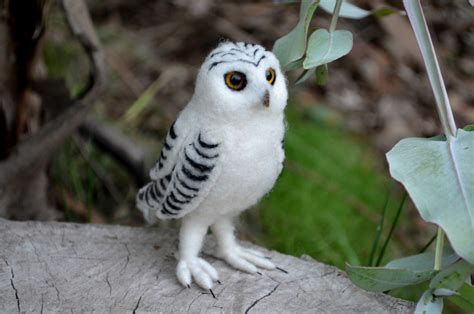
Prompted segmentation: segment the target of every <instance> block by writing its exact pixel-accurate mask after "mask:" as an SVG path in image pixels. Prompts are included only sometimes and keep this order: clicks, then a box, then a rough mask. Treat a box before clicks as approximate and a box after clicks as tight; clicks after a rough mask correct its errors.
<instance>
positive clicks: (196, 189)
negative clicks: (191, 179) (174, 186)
mask: <svg viewBox="0 0 474 314" xmlns="http://www.w3.org/2000/svg"><path fill="white" fill-rule="evenodd" d="M176 178H177V179H178V181H179V183H180V184H181V185H182V186H183V187H184V188H186V189H188V190H190V191H193V192H199V189H198V188H193V187H192V186H189V185H188V184H187V183H186V182H184V180H182V179H181V178H180V177H179V175H178V174H176Z"/></svg>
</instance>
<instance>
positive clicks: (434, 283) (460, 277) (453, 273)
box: [430, 259, 474, 291]
mask: <svg viewBox="0 0 474 314" xmlns="http://www.w3.org/2000/svg"><path fill="white" fill-rule="evenodd" d="M471 272H474V265H472V264H469V263H468V262H466V261H464V260H462V259H460V260H459V261H457V262H456V263H454V264H452V265H450V266H448V267H446V268H445V269H443V270H441V271H440V272H439V273H438V274H436V276H434V278H433V279H431V282H430V288H431V289H449V290H451V291H457V290H458V289H459V288H460V287H461V286H462V284H463V283H464V282H465V281H466V278H467V277H469V275H470V274H471Z"/></svg>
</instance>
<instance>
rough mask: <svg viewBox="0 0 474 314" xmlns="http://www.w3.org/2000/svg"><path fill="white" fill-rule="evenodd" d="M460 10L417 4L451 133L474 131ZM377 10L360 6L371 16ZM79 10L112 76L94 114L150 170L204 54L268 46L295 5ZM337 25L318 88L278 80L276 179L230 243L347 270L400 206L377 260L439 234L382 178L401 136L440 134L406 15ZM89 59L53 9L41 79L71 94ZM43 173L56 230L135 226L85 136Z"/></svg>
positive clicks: (469, 50)
mask: <svg viewBox="0 0 474 314" xmlns="http://www.w3.org/2000/svg"><path fill="white" fill-rule="evenodd" d="M275 2H277V1H275ZM354 2H357V1H354ZM360 2H362V1H360ZM464 2H465V3H464ZM464 2H462V1H444V0H433V1H424V5H425V13H426V17H427V20H428V22H429V24H430V25H429V26H430V29H431V31H432V35H433V37H434V38H433V39H434V43H435V46H436V49H437V52H438V54H439V57H440V61H441V67H442V70H443V74H444V77H445V81H446V84H447V86H448V92H449V95H450V99H451V103H452V106H453V110H454V114H455V118H456V121H457V123H458V125H459V126H464V125H466V124H469V123H473V122H474V94H473V92H472V90H473V86H474V59H473V58H472V56H473V55H474V13H473V10H472V9H471V10H467V8H468V6H469V4H468V2H467V1H464ZM188 3H189V4H188ZM379 3H380V1H375V0H373V1H372V0H371V1H364V5H365V8H367V9H373V8H376V7H379V6H380V4H379ZM397 3H398V1H391V2H390V1H387V3H386V4H388V5H392V6H395V7H397V5H399V4H397ZM88 4H89V8H90V10H91V13H92V18H93V21H94V23H95V26H96V29H97V32H98V34H99V37H100V39H101V41H102V44H103V46H104V49H105V52H106V56H107V63H108V67H109V73H108V77H107V80H106V85H105V86H104V89H103V91H102V93H101V96H100V97H99V99H100V100H99V101H98V103H97V104H96V106H95V109H94V112H93V115H94V116H95V117H96V119H98V120H100V121H102V123H104V124H107V125H110V126H112V127H113V128H115V129H117V130H120V132H123V133H124V134H126V135H127V136H128V137H130V138H131V139H133V141H134V142H135V143H137V145H139V146H141V147H144V148H145V150H146V151H147V152H148V153H147V156H148V157H147V163H148V166H151V165H152V163H153V162H154V161H155V160H156V158H157V156H158V155H159V151H160V149H161V145H162V140H163V138H164V135H165V134H166V131H167V128H168V127H169V126H170V124H171V123H172V121H173V120H174V118H175V116H176V114H177V113H178V112H179V110H181V109H182V108H183V107H184V106H185V105H186V103H187V101H188V100H189V99H190V96H191V95H192V92H193V86H194V80H195V76H196V73H197V70H198V68H199V65H200V63H201V62H202V61H203V59H204V58H205V56H206V54H207V53H208V52H209V51H210V50H211V49H213V48H214V47H215V46H216V45H217V43H218V42H219V41H220V40H222V39H225V38H229V39H232V40H243V41H248V42H255V43H260V44H262V45H264V46H265V47H267V48H268V49H271V47H272V46H273V43H274V42H275V40H276V39H278V38H279V37H281V36H282V35H284V34H286V33H287V32H288V31H289V30H291V29H292V28H293V27H294V25H295V24H296V23H297V19H298V8H299V6H298V5H297V4H288V5H283V4H274V3H272V2H271V1H244V2H240V1H213V0H200V1H192V2H191V1H190V2H188V1H182V0H174V1H151V0H137V1H133V2H129V1H124V0H106V1H92V0H90V1H88ZM328 25H329V15H328V14H326V13H325V12H323V11H321V10H318V11H317V12H316V14H315V17H314V18H313V23H312V26H311V27H312V28H314V27H327V26H328ZM338 28H340V29H348V30H350V31H352V32H353V34H354V48H353V50H352V51H351V53H350V54H349V55H348V56H346V57H344V58H342V59H340V60H338V61H336V62H334V63H331V65H330V67H329V77H328V82H327V84H326V85H325V86H319V85H317V84H316V83H315V80H314V79H313V80H311V79H310V80H308V81H306V82H305V83H304V84H301V85H294V80H295V78H296V77H297V74H298V73H289V75H288V79H289V90H290V101H289V104H288V108H287V118H288V132H287V135H286V138H285V141H286V154H287V159H286V162H285V169H284V171H283V173H282V175H281V177H280V179H279V181H278V183H277V185H276V186H275V188H274V189H273V191H272V192H271V193H270V194H269V195H268V196H267V197H265V198H264V200H263V201H262V202H261V203H260V204H259V205H257V206H256V208H255V210H251V211H249V212H248V213H246V214H245V215H244V219H243V223H242V225H241V228H240V230H241V231H240V237H241V238H243V239H249V240H252V241H254V242H257V243H259V244H262V245H264V246H267V247H270V248H274V249H277V250H279V251H281V252H284V253H288V254H293V255H297V256H299V255H302V254H308V255H311V256H312V257H314V258H315V259H317V260H319V261H322V262H326V263H330V264H333V265H336V266H338V267H340V268H343V267H344V264H345V263H346V262H347V263H350V264H359V265H366V264H367V263H368V260H369V258H370V255H371V250H372V246H373V242H374V236H375V232H376V228H377V226H378V225H379V224H380V220H381V215H382V212H383V210H384V208H385V207H386V208H387V214H386V216H385V225H384V229H383V232H382V240H384V239H385V237H386V236H387V234H388V229H389V228H390V225H391V224H393V221H394V217H395V216H396V212H397V209H398V208H399V207H400V206H403V210H402V213H401V216H400V220H399V223H398V226H397V228H396V229H395V232H394V236H393V240H392V242H391V243H390V245H389V246H388V250H387V252H386V254H385V256H384V257H383V258H381V259H380V263H382V264H383V263H384V262H386V261H388V260H389V259H393V258H394V257H400V256H406V255H409V254H415V253H417V252H418V251H419V250H420V249H422V248H423V247H424V246H425V244H426V243H427V242H428V241H429V240H430V238H431V237H432V236H433V235H434V233H435V229H434V228H433V226H430V225H427V224H426V223H424V222H423V221H422V220H421V218H420V217H419V215H418V213H417V212H416V209H415V208H414V206H413V204H412V203H411V202H410V201H409V200H408V201H407V202H406V204H402V199H403V195H404V191H403V189H402V187H401V186H400V185H398V184H397V183H395V182H394V181H393V180H392V179H390V177H389V174H388V169H387V164H386V161H385V157H384V154H385V153H386V152H387V151H388V150H389V149H390V148H391V147H392V146H393V145H394V144H395V143H397V142H398V141H399V140H400V139H402V138H405V137H413V136H423V137H429V136H434V135H437V134H440V133H441V129H440V124H439V121H438V118H437V113H436V109H435V105H434V99H433V96H432V93H431V90H430V87H429V82H428V79H427V77H426V73H425V71H424V67H423V64H422V60H421V57H420V54H419V52H418V51H419V50H418V47H417V46H416V42H415V41H414V37H413V35H412V31H411V28H410V25H409V23H408V20H407V18H406V17H405V16H403V15H400V14H393V15H390V16H387V17H380V18H377V17H367V18H365V19H362V20H347V19H341V20H340V22H339V23H338ZM85 62H86V60H85V59H84V58H83V57H81V51H80V47H79V46H78V45H77V44H75V43H74V42H73V41H72V40H71V38H70V35H69V34H68V32H67V31H66V27H65V23H64V21H63V19H62V18H61V17H60V14H59V12H53V14H52V18H51V21H50V26H49V31H48V33H47V43H46V46H45V63H46V66H47V68H48V71H49V75H50V76H52V77H64V73H68V74H67V76H66V81H67V83H68V84H69V87H70V88H71V92H72V93H74V91H76V90H78V89H79V87H80V84H81V82H82V81H83V79H84V75H85V72H84V64H85ZM65 174H67V175H65ZM50 176H51V177H52V179H53V187H52V188H53V192H54V195H55V199H54V202H55V203H56V205H57V207H58V208H60V209H61V210H62V211H63V212H64V217H65V220H68V221H79V222H92V223H115V224H124V225H141V224H143V220H142V218H141V217H140V213H139V211H138V210H136V209H135V207H134V197H135V193H136V191H137V188H138V187H137V185H136V184H135V183H134V181H133V179H132V177H131V175H130V174H129V173H128V172H127V171H126V170H125V169H124V168H123V167H121V166H120V164H119V163H118V162H117V161H116V160H114V159H113V158H112V157H111V156H110V155H108V154H107V152H104V151H102V150H101V149H100V148H98V147H97V146H95V145H94V144H93V143H92V142H91V141H90V140H87V139H84V138H82V137H79V136H74V137H73V138H71V139H70V140H69V141H68V142H67V143H66V144H65V145H64V147H63V148H62V149H61V151H59V152H58V153H57V155H56V157H55V160H54V162H53V164H52V166H51V171H50ZM387 200H388V201H387ZM379 252H380V250H377V251H376V254H375V257H376V259H377V257H378V254H379ZM402 296H406V297H411V296H410V295H403V294H402Z"/></svg>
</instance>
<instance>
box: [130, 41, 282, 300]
mask: <svg viewBox="0 0 474 314" xmlns="http://www.w3.org/2000/svg"><path fill="white" fill-rule="evenodd" d="M287 98H288V91H287V87H286V79H285V76H284V75H283V73H282V71H281V69H280V64H279V62H278V60H277V58H276V57H275V55H274V54H273V53H272V52H270V51H267V50H265V49H264V48H263V47H262V46H259V45H256V44H248V43H243V42H237V43H236V42H230V41H228V42H223V43H221V44H220V45H219V46H218V47H217V48H216V49H214V50H213V51H212V52H211V53H210V54H209V55H208V56H207V58H206V60H205V61H204V63H203V64H202V66H201V68H200V70H199V74H198V76H197V80H196V85H195V91H194V95H193V96H192V98H191V100H190V101H189V103H188V104H187V106H186V107H185V108H184V109H183V110H182V111H181V112H180V114H179V116H178V118H177V119H176V121H175V122H174V123H173V124H172V125H171V127H170V129H169V132H168V134H167V136H166V140H165V142H164V146H163V148H162V151H161V154H160V157H159V160H158V162H157V164H156V166H155V167H154V168H153V169H152V170H151V171H150V178H151V182H149V183H148V184H147V185H145V186H144V187H142V188H141V189H140V190H139V192H138V194H137V199H136V202H137V207H138V208H139V209H140V210H141V211H142V212H143V215H144V217H145V218H146V220H147V221H148V222H150V223H153V222H155V221H156V219H157V218H158V219H177V218H182V224H181V229H180V234H179V254H177V258H178V260H179V261H178V265H177V269H176V273H177V277H178V280H179V282H180V283H181V284H183V285H184V286H187V287H189V286H190V284H191V282H192V281H193V280H194V282H195V283H196V284H198V285H199V286H201V287H202V288H204V289H211V288H212V286H213V284H214V283H215V282H218V281H219V278H218V273H217V271H216V269H215V268H214V267H213V266H212V265H211V264H209V263H208V262H206V261H205V260H204V259H202V258H200V257H199V253H200V250H201V248H202V244H203V240H204V237H205V235H206V233H207V230H208V228H209V227H210V228H211V230H212V232H213V234H214V235H215V237H216V241H217V256H218V257H219V258H222V259H223V260H225V261H226V262H227V263H229V264H230V265H231V266H233V267H235V268H237V269H239V270H241V271H244V272H247V273H252V274H253V273H259V272H258V268H263V269H275V268H276V267H275V265H274V264H273V263H272V262H270V261H269V260H268V259H267V258H265V257H264V255H263V254H262V253H260V252H258V251H255V250H251V249H248V248H245V247H242V246H240V245H239V243H238V242H237V240H236V238H235V235H234V225H233V220H234V219H235V218H236V217H237V216H238V215H239V214H240V213H241V212H242V211H244V210H245V209H247V208H249V207H251V206H253V205H255V204H256V203H257V202H258V201H259V200H260V199H261V198H262V197H263V196H264V195H265V194H266V193H268V192H269V191H270V190H271V189H272V187H273V185H274V184H275V181H276V180H277V178H278V176H279V174H280V172H281V170H282V167H283V160H284V157H285V154H284V150H283V136H284V132H285V119H284V109H285V106H286V103H287ZM211 291H212V290H211Z"/></svg>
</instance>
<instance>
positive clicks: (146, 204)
mask: <svg viewBox="0 0 474 314" xmlns="http://www.w3.org/2000/svg"><path fill="white" fill-rule="evenodd" d="M153 184H155V182H153V181H152V182H150V183H148V184H147V185H145V186H144V187H142V188H141V189H140V190H139V191H138V193H137V197H136V199H135V202H136V205H137V207H138V209H139V210H140V211H141V212H142V213H143V217H144V218H145V220H146V221H147V222H148V223H149V224H154V223H155V222H157V220H158V218H157V217H156V208H155V207H154V206H153V205H155V202H154V200H151V199H150V189H152V188H153Z"/></svg>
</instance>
